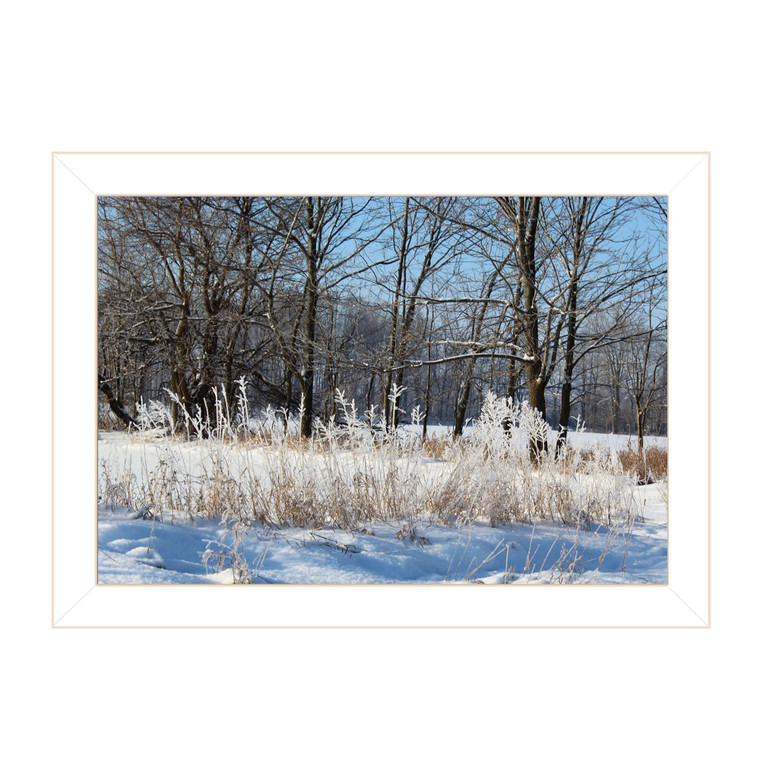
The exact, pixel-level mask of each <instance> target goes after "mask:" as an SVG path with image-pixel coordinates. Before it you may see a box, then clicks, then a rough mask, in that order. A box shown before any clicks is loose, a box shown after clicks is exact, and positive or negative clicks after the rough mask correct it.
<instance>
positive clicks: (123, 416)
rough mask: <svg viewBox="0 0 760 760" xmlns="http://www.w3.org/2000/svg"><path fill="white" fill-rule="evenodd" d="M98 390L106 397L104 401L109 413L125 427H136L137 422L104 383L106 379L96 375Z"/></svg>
mask: <svg viewBox="0 0 760 760" xmlns="http://www.w3.org/2000/svg"><path fill="white" fill-rule="evenodd" d="M98 388H99V389H100V391H101V393H102V394H103V395H104V396H105V397H106V401H108V406H109V407H110V408H111V411H112V412H113V413H114V414H115V415H116V416H117V417H118V418H119V419H120V420H121V421H122V422H123V423H124V424H125V425H126V426H127V427H129V426H130V425H135V426H136V427H137V426H138V424H139V423H138V422H137V420H136V419H135V418H134V417H132V415H131V414H130V413H129V412H128V411H127V410H126V409H125V408H124V404H123V403H122V402H121V400H120V399H119V398H117V397H116V395H115V394H114V392H113V390H112V389H111V386H110V385H109V384H108V383H107V382H106V379H105V378H104V377H103V375H100V374H99V375H98Z"/></svg>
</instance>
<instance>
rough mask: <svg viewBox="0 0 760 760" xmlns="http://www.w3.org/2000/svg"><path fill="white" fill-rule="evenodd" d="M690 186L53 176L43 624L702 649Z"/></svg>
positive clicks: (705, 352)
mask: <svg viewBox="0 0 760 760" xmlns="http://www.w3.org/2000/svg"><path fill="white" fill-rule="evenodd" d="M709 171H710V156H709V154H707V153H176V154H172V153H155V154H150V153H122V154H120V153H55V154H53V156H52V182H53V267H54V352H53V365H54V377H53V396H54V429H53V440H54V464H53V468H54V471H53V478H54V504H53V570H54V589H53V600H52V622H53V626H54V627H101V626H106V627H107V626H116V627H143V626H159V627H198V626H203V627H206V626H212V627H348V628H350V627H415V628H424V627H472V628H489V627H496V628H499V627H689V628H693V627H709V623H710V579H709V562H710V553H709V517H710V515H709V464H710V462H709V421H710V417H709V415H710V410H709V363H708V362H709V303H710V301H709V220H710V177H709ZM695 409H701V410H704V413H703V414H701V415H697V414H695V413H694V410H695ZM73 410H78V411H77V412H76V414H75V413H74V411H73ZM82 410H89V415H88V414H86V413H83V412H82ZM233 589H237V590H233Z"/></svg>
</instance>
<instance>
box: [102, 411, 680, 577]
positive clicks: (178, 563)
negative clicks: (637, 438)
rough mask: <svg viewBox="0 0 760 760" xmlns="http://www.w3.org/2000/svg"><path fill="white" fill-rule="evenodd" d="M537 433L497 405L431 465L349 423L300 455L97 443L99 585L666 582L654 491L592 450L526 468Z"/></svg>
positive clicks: (280, 446)
mask: <svg viewBox="0 0 760 760" xmlns="http://www.w3.org/2000/svg"><path fill="white" fill-rule="evenodd" d="M505 415H512V419H511V422H512V428H511V434H510V435H505V434H504V429H503V427H502V422H503V420H504V418H505ZM353 423H357V420H356V419H355V418H354V420H353ZM539 423H540V421H537V420H536V419H535V418H532V417H531V415H530V411H529V410H527V409H524V408H523V409H512V408H511V407H510V406H509V405H508V404H507V403H506V402H504V401H503V400H498V399H495V398H494V399H491V401H490V406H489V404H487V405H485V407H484V413H483V415H482V416H481V418H480V419H479V420H478V421H477V422H476V423H475V425H473V428H472V430H471V431H470V435H469V436H468V438H467V440H466V441H462V442H458V443H453V442H452V443H451V444H449V445H448V446H446V447H444V449H443V450H442V453H441V454H440V456H437V457H432V456H428V455H426V454H425V449H424V447H422V446H420V445H419V438H418V437H417V436H415V435H414V434H413V433H414V431H411V432H410V431H406V433H405V434H403V435H397V436H396V435H394V436H383V438H382V440H380V441H378V440H377V439H376V436H374V435H373V433H372V431H371V430H370V429H369V428H368V427H367V426H366V425H360V424H358V423H357V424H352V422H351V419H350V415H349V424H348V425H345V424H341V425H337V424H335V423H334V422H331V423H329V424H328V425H327V426H323V427H322V428H321V430H320V431H319V434H318V435H317V436H316V437H315V439H314V440H313V441H311V442H307V443H303V444H298V443H294V442H293V441H291V440H286V438H285V437H281V438H279V439H276V438H273V439H272V440H270V441H269V442H268V443H267V444H266V445H260V443H259V444H258V445H257V444H254V443H250V442H246V441H244V440H238V441H237V442H235V441H232V442H227V441H224V440H218V439H215V438H213V437H212V438H209V439H196V440H192V441H184V442H182V441H177V440H175V439H169V438H167V439H163V438H160V437H158V436H156V435H155V434H154V435H149V434H147V431H143V433H142V434H137V435H128V434H124V433H103V434H101V435H100V437H99V444H98V458H99V472H98V492H99V499H98V500H99V508H98V535H99V541H98V547H99V561H98V567H99V582H100V583H230V582H238V583H240V582H257V583H451V582H455V583H491V584H493V583H520V582H531V583H561V582H594V583H631V582H633V583H664V582H666V578H667V572H666V571H667V512H666V508H665V504H664V497H665V493H664V490H663V489H662V488H660V487H658V486H657V485H654V486H643V487H642V486H636V485H635V482H634V481H633V480H632V479H631V478H630V477H629V476H628V475H627V474H626V473H624V472H623V471H622V469H621V467H620V464H619V460H618V459H617V457H616V455H615V453H614V450H613V449H610V448H603V447H602V446H601V445H600V444H599V442H596V443H593V444H592V450H591V453H590V455H589V453H588V452H586V453H585V455H584V456H581V455H580V452H581V450H582V449H583V447H582V446H577V447H573V448H571V449H569V450H568V451H567V452H566V453H565V454H563V455H562V456H561V457H559V458H558V459H555V457H553V456H551V457H547V459H546V460H545V461H544V462H543V463H542V464H540V465H538V466H536V465H534V464H533V463H531V461H530V458H529V456H528V453H527V446H526V445H525V437H526V436H529V435H540V436H545V437H546V438H549V439H550V436H549V432H550V431H548V430H547V429H546V428H541V427H540V425H539ZM537 425H539V427H537Z"/></svg>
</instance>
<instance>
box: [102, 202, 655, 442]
mask: <svg viewBox="0 0 760 760" xmlns="http://www.w3.org/2000/svg"><path fill="white" fill-rule="evenodd" d="M666 229H667V207H666V199H664V198H651V197H650V198H642V197H635V198H634V197H575V196H573V197H544V198H539V197H498V198H491V197H440V198H439V197H419V198H411V197H409V198H406V197H373V198H360V197H271V198H267V197H102V198H99V201H98V373H99V382H100V383H101V390H103V383H105V384H106V386H107V393H106V391H105V390H104V395H105V397H106V400H108V402H109V403H111V402H112V401H113V400H114V399H116V400H117V401H118V403H119V404H120V405H121V408H123V409H124V410H125V412H127V414H131V415H134V414H135V413H136V411H135V407H136V404H137V403H138V402H139V401H140V399H144V400H149V399H152V398H157V397H159V396H162V397H163V400H166V397H165V395H163V394H164V389H169V390H170V391H171V392H172V394H174V396H175V397H176V398H177V399H179V400H180V402H181V403H182V404H183V405H185V406H186V407H187V408H190V409H194V410H199V411H200V413H201V414H204V415H205V414H209V415H213V409H214V402H213V398H214V397H213V389H214V388H215V387H217V388H219V387H223V388H224V393H225V403H226V404H228V405H229V407H230V408H234V407H235V405H236V403H237V400H238V399H237V394H238V393H239V392H240V386H239V385H238V384H236V382H235V381H236V380H237V379H238V378H239V377H241V376H245V377H246V378H247V380H248V382H249V385H248V387H249V393H250V394H251V398H249V399H248V401H249V403H250V404H251V405H252V406H254V407H255V406H257V405H260V406H266V405H268V404H271V405H273V406H276V407H282V408H287V409H290V410H293V411H295V410H297V409H299V408H300V409H301V410H302V414H301V415H300V423H299V424H300V433H301V434H302V435H304V436H308V435H311V433H312V430H313V424H314V419H315V417H316V416H321V417H329V416H331V415H333V414H335V413H336V407H335V395H336V391H337V390H339V389H340V390H342V391H344V392H345V393H346V394H347V395H348V396H349V397H353V398H355V399H357V401H359V402H360V403H364V404H366V405H367V406H368V407H369V406H370V405H373V404H374V405H375V406H376V407H377V408H378V409H380V410H383V411H384V412H385V418H386V420H387V424H388V425H397V424H399V422H402V421H403V419H399V413H396V412H394V405H393V404H391V403H390V402H389V396H390V392H391V389H392V387H393V386H397V387H403V388H404V389H405V390H404V392H403V395H402V396H401V398H400V399H399V401H400V403H399V404H398V406H399V407H400V408H401V409H402V410H408V409H409V408H410V407H412V406H416V405H419V406H420V407H421V408H422V411H423V412H424V413H425V415H426V416H425V420H426V421H429V422H431V423H432V422H436V421H437V422H443V423H447V424H452V425H454V426H455V433H456V434H459V433H461V431H462V429H463V426H464V424H465V422H466V420H467V418H468V417H471V416H473V415H475V414H477V413H478V411H479V406H480V399H481V397H482V396H484V395H485V393H486V392H487V391H488V390H489V389H491V390H493V391H494V392H496V393H497V394H500V395H508V396H510V397H513V398H515V399H517V400H522V399H527V400H528V401H529V403H530V404H531V405H532V406H534V407H535V408H537V409H539V410H540V411H541V412H542V413H543V414H544V415H546V417H547V419H548V420H549V422H550V423H552V424H553V425H554V426H555V427H558V428H559V429H560V430H563V429H566V428H567V427H569V426H572V425H573V424H574V420H573V417H575V416H580V417H582V418H583V419H584V421H585V423H586V425H587V426H588V427H590V428H592V429H596V430H601V431H610V432H636V433H638V434H639V436H640V437H641V436H643V435H644V434H648V433H651V432H655V433H660V434H664V433H665V432H666V390H667V386H666V369H667V354H666V337H667V333H666V297H667V287H666V282H667V275H666ZM174 414H175V415H176V416H177V420H178V421H179V419H180V417H179V411H178V409H177V408H176V405H175V408H174ZM535 445H536V447H537V449H540V448H541V445H542V444H541V442H536V443H535Z"/></svg>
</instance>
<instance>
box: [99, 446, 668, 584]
mask: <svg viewBox="0 0 760 760" xmlns="http://www.w3.org/2000/svg"><path fill="white" fill-rule="evenodd" d="M600 438H601V439H602V440H599V439H600ZM584 439H585V445H593V444H594V443H603V444H610V443H611V444H612V445H613V446H614V447H616V448H625V446H627V444H628V437H627V436H625V437H623V436H619V437H614V436H613V437H611V436H591V434H585V435H584ZM595 439H596V440H595ZM649 442H650V443H653V444H655V445H663V443H664V442H665V441H664V440H663V439H659V440H650V441H649ZM230 451H233V449H230ZM207 452H208V447H205V446H204V442H185V443H167V442H165V441H161V440H160V439H158V438H155V437H153V438H152V437H151V436H149V435H148V436H145V435H143V436H129V435H127V434H125V433H101V434H100V436H99V442H98V458H99V460H100V464H101V466H100V467H99V477H100V476H101V475H100V471H101V469H104V466H105V465H106V464H107V465H108V466H109V467H110V468H111V469H110V472H111V475H113V473H114V472H120V473H121V474H122V482H121V483H119V482H117V483H115V484H114V485H113V487H112V488H111V489H110V492H109V493H110V496H111V497H110V498H103V499H101V503H100V504H99V505H98V582H99V583H103V584H113V583H115V584H173V583H185V584H187V583H189V584H207V583H232V582H234V580H235V570H233V568H236V569H237V572H238V573H240V571H241V568H242V570H243V571H244V575H245V577H246V578H250V579H251V581H252V582H253V583H289V584H385V583H415V584H428V583H487V584H503V583H562V582H573V583H604V584H623V583H629V584H630V583H638V584H645V583H646V584H663V583H667V530H668V527H667V522H668V521H667V507H666V504H665V498H666V496H665V489H664V487H663V486H662V485H661V484H657V483H655V484H652V485H647V486H632V487H631V488H632V497H633V500H634V501H633V503H634V505H635V506H634V509H633V511H632V514H631V516H630V518H629V519H627V520H619V521H613V524H612V526H607V525H602V524H599V523H594V522H589V523H587V524H585V525H583V526H582V527H577V526H571V525H563V524H562V523H559V522H545V521H544V522H538V523H536V524H524V523H508V524H506V525H497V526H495V527H492V526H491V525H490V524H489V523H488V522H485V521H477V520H474V521H469V522H467V523H466V524H460V525H455V526H450V525H444V524H440V521H438V522H437V523H434V522H433V521H432V520H426V519H422V518H419V517H414V518H410V519H406V520H404V519H397V520H393V521H390V520H389V521H372V522H367V523H364V524H361V523H360V524H358V525H357V526H355V527H354V528H353V529H352V530H338V529H333V528H330V527H321V528H317V529H310V528H292V527H289V528H273V527H269V526H265V525H263V524H261V523H260V522H259V523H253V524H250V525H247V526H240V525H238V526H237V531H238V532H237V534H236V533H235V532H233V529H234V528H235V527H236V526H235V524H234V523H228V524H224V523H223V522H221V521H220V520H219V519H218V518H216V519H202V518H199V517H198V516H196V515H189V514H181V513H180V512H175V513H172V514H167V513H163V514H160V515H154V514H153V513H152V511H151V510H150V508H148V507H144V508H143V509H142V510H141V511H136V510H135V509H128V508H127V507H126V506H124V502H126V501H127V499H120V498H119V489H120V488H121V489H127V488H128V483H129V478H130V477H131V478H133V479H139V478H140V477H143V476H144V475H145V473H146V472H147V471H149V470H152V471H155V470H156V468H157V467H158V468H160V467H166V466H167V464H166V460H167V457H168V456H171V457H173V458H175V459H176V460H177V461H180V462H181V463H182V465H183V467H184V468H185V469H186V470H192V469H197V468H199V467H200V468H204V467H206V466H207V463H205V464H204V458H205V457H207V456H208V454H207ZM230 456H231V457H233V455H232V454H230ZM233 458H234V457H233ZM257 461H258V460H257V459H256V455H255V454H254V455H253V457H252V458H251V456H250V455H249V456H248V458H246V459H245V462H244V463H242V464H241V465H240V467H241V468H242V467H244V466H247V467H252V466H253V467H255V466H257V465H256V462H257ZM252 463H253V464H252ZM430 465H431V466H432V467H439V468H440V467H445V466H446V465H445V464H443V463H442V462H440V461H438V460H430ZM104 471H105V470H104ZM130 473H131V475H130ZM204 558H205V562H204Z"/></svg>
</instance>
